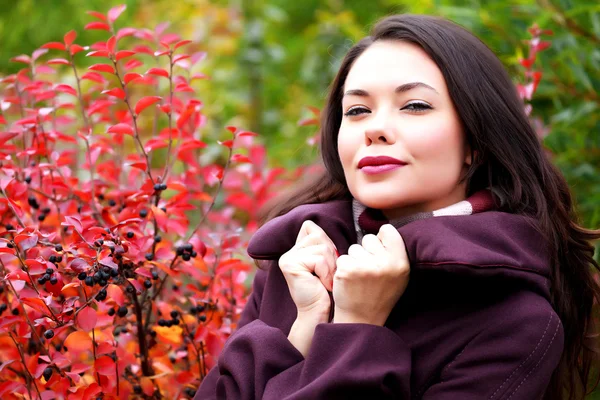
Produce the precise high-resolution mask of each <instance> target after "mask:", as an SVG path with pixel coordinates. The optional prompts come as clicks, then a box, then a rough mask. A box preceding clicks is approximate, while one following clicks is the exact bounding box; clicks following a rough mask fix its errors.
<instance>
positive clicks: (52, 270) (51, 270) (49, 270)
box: [46, 268, 54, 275]
mask: <svg viewBox="0 0 600 400" xmlns="http://www.w3.org/2000/svg"><path fill="white" fill-rule="evenodd" d="M46 273H47V274H50V275H52V274H53V273H54V269H52V268H46Z"/></svg>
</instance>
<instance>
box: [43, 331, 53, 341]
mask: <svg viewBox="0 0 600 400" xmlns="http://www.w3.org/2000/svg"><path fill="white" fill-rule="evenodd" d="M44 337H45V338H46V339H52V338H53V337H54V331H53V330H52V329H48V330H47V331H46V332H44Z"/></svg>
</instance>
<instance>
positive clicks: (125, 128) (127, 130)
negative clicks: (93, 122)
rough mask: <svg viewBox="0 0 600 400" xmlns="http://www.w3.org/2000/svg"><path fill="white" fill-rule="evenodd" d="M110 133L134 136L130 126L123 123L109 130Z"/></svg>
mask: <svg viewBox="0 0 600 400" xmlns="http://www.w3.org/2000/svg"><path fill="white" fill-rule="evenodd" d="M107 132H108V133H120V134H123V135H133V128H132V127H131V125H129V124H125V123H121V124H116V125H113V126H111V127H110V128H108V131H107Z"/></svg>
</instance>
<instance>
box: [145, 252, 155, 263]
mask: <svg viewBox="0 0 600 400" xmlns="http://www.w3.org/2000/svg"><path fill="white" fill-rule="evenodd" d="M146 260H148V261H152V260H154V254H152V253H146Z"/></svg>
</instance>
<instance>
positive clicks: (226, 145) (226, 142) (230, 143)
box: [217, 139, 233, 149]
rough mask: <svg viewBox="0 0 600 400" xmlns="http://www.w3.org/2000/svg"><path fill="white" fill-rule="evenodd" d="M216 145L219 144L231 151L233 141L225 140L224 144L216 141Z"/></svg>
mask: <svg viewBox="0 0 600 400" xmlns="http://www.w3.org/2000/svg"><path fill="white" fill-rule="evenodd" d="M217 143H219V144H220V145H221V146H225V147H227V148H229V149H231V148H232V147H233V140H231V139H229V140H226V141H224V142H221V141H220V140H217Z"/></svg>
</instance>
